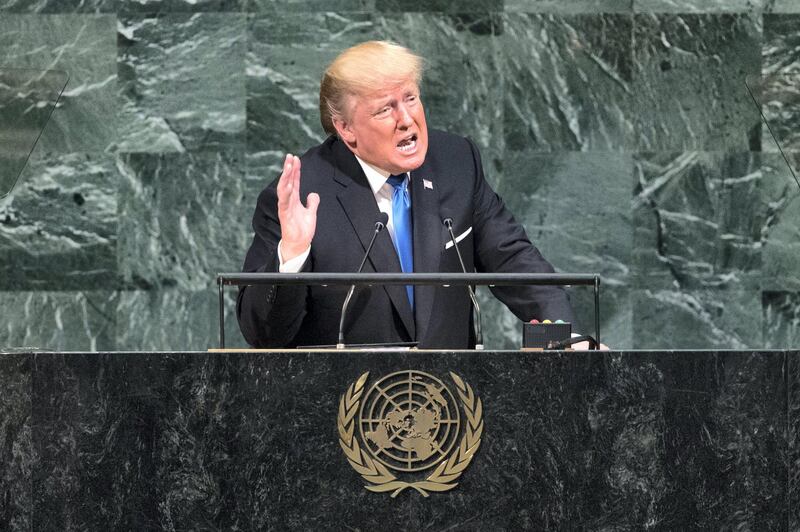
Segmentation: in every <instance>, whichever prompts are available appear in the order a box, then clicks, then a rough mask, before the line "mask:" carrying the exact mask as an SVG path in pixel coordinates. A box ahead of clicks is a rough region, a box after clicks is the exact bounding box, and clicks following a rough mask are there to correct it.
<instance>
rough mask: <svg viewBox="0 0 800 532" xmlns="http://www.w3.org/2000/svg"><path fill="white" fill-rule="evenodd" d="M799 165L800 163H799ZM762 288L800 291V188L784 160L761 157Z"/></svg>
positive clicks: (776, 156)
mask: <svg viewBox="0 0 800 532" xmlns="http://www.w3.org/2000/svg"><path fill="white" fill-rule="evenodd" d="M798 161H799V162H800V159H799V160H798ZM762 173H763V176H764V180H763V183H762V187H761V196H762V202H763V203H765V204H766V205H767V211H766V219H765V223H764V227H763V229H762V239H763V245H764V248H763V251H762V267H761V286H762V288H763V289H765V290H800V186H798V184H797V182H796V181H795V180H794V177H792V176H791V174H790V170H789V169H788V168H787V166H786V163H785V161H784V160H783V157H781V155H779V154H775V153H770V154H764V155H763V164H762Z"/></svg>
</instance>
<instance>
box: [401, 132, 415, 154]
mask: <svg viewBox="0 0 800 532" xmlns="http://www.w3.org/2000/svg"><path fill="white" fill-rule="evenodd" d="M416 147H417V134H416V133H414V134H412V135H409V136H407V137H406V138H404V139H403V140H401V141H400V142H398V143H397V149H398V150H400V151H401V152H404V153H407V152H412V151H414V150H415V149H416Z"/></svg>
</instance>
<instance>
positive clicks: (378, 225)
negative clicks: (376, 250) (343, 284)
mask: <svg viewBox="0 0 800 532" xmlns="http://www.w3.org/2000/svg"><path fill="white" fill-rule="evenodd" d="M388 221H389V215H388V214H386V213H385V212H382V213H381V215H380V219H379V220H378V221H377V222H375V231H374V232H373V233H372V239H371V240H370V241H369V245H368V246H367V252H366V253H364V258H363V259H361V265H360V266H359V267H358V271H357V272H356V273H361V270H363V269H364V264H366V262H367V257H369V252H370V251H372V246H373V245H374V244H375V239H376V238H378V233H380V232H381V231H383V229H384V228H385V227H386V223H387V222H388ZM355 289H356V285H354V284H353V285H350V290H348V291H347V295H346V296H345V298H344V303H343V304H342V315H341V316H340V317H339V341H338V342H337V343H336V349H344V317H345V315H346V313H347V306H348V305H349V304H350V299H351V298H352V297H353V292H354V291H355Z"/></svg>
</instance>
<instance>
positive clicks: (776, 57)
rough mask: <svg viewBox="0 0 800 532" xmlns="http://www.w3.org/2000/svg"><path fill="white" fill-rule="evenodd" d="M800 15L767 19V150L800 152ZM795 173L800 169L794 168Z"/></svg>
mask: <svg viewBox="0 0 800 532" xmlns="http://www.w3.org/2000/svg"><path fill="white" fill-rule="evenodd" d="M798 28H800V14H798V15H786V14H781V15H764V43H763V45H762V52H761V53H762V57H763V61H764V65H763V67H762V85H761V86H760V87H759V88H760V89H761V91H760V92H759V93H758V97H759V98H760V100H761V101H760V103H761V105H762V110H763V112H764V116H765V118H766V119H767V121H768V122H769V129H767V128H764V131H763V132H762V135H763V137H764V138H765V139H766V140H765V142H764V146H765V150H766V149H770V150H772V151H775V150H777V147H776V146H774V144H773V143H772V142H770V141H771V140H772V139H768V138H767V136H768V135H770V133H772V134H773V135H775V139H776V140H777V142H778V143H779V144H780V147H781V148H782V149H783V151H787V152H788V151H790V150H793V151H795V152H796V151H800V30H799V29H798ZM794 169H795V173H800V165H797V164H794Z"/></svg>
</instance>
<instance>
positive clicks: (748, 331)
mask: <svg viewBox="0 0 800 532" xmlns="http://www.w3.org/2000/svg"><path fill="white" fill-rule="evenodd" d="M632 302H633V347H634V349H748V348H758V347H760V346H762V345H763V342H764V341H763V336H762V323H763V318H762V312H761V293H760V292H759V291H758V290H755V289H743V288H730V289H719V288H717V289H715V288H706V289H697V290H680V289H678V288H672V289H670V288H662V289H656V288H653V289H635V290H633V294H632Z"/></svg>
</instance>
